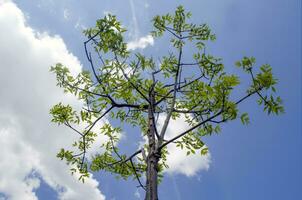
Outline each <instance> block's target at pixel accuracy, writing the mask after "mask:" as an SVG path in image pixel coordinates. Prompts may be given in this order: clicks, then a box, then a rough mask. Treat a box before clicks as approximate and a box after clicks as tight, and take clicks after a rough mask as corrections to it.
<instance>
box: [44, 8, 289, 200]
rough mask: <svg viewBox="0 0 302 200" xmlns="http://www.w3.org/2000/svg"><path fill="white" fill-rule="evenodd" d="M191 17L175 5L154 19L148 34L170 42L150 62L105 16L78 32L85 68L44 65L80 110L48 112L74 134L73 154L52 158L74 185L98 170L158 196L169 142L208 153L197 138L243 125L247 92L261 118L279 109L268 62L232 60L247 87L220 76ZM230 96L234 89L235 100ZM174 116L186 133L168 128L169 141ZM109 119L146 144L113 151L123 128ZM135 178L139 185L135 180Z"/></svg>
mask: <svg viewBox="0 0 302 200" xmlns="http://www.w3.org/2000/svg"><path fill="white" fill-rule="evenodd" d="M190 18H191V13H190V12H186V11H185V10H184V8H183V7H182V6H179V7H178V8H177V9H176V10H175V13H173V14H166V15H162V16H155V17H154V18H153V26H154V30H153V31H152V32H151V34H152V36H153V37H154V38H160V37H163V36H164V37H168V38H169V40H170V44H171V45H170V46H169V47H167V52H168V53H167V54H166V55H163V56H161V57H160V58H158V55H157V54H156V52H154V55H156V59H154V56H145V55H143V54H141V53H138V52H135V51H130V50H128V49H127V43H126V42H125V40H124V35H125V32H126V29H125V28H124V27H123V26H122V25H121V23H120V22H119V21H118V20H117V18H116V17H115V16H113V15H110V14H109V15H107V16H106V17H104V18H102V19H99V20H97V21H96V25H95V27H92V28H89V29H87V30H85V31H84V34H85V35H86V36H87V38H88V39H87V41H85V42H84V47H85V53H86V56H87V60H88V62H89V64H90V68H89V71H85V70H84V71H82V72H81V73H80V74H78V75H77V76H72V75H71V73H70V72H69V70H68V67H66V66H63V65H62V64H60V63H58V64H56V65H55V66H52V67H51V71H52V72H53V73H55V75H56V78H57V85H58V86H59V87H62V88H63V89H64V91H65V92H66V93H71V94H73V95H75V96H77V97H78V99H79V101H81V102H82V103H83V107H82V109H81V110H76V109H74V108H73V107H72V106H71V105H64V104H63V103H58V104H57V105H54V107H53V108H52V109H51V110H50V113H51V115H52V121H53V122H55V123H57V124H63V125H65V126H67V127H68V128H70V129H72V130H73V131H74V132H75V133H76V134H78V135H79V140H78V141H75V143H74V144H73V147H74V148H73V149H64V148H63V149H61V151H60V152H59V153H58V155H57V156H58V157H59V158H60V159H62V160H63V159H64V160H66V161H67V163H68V164H70V166H71V171H72V173H74V172H76V173H80V174H81V176H80V179H81V180H84V178H85V177H87V176H89V171H99V170H104V171H108V172H110V173H113V174H115V175H117V176H118V177H122V178H125V179H126V178H129V177H133V178H134V179H136V180H137V181H138V182H139V185H140V186H141V187H142V188H143V189H145V190H146V191H147V192H146V194H147V196H146V199H157V182H158V181H159V180H160V178H161V177H162V176H163V172H164V170H165V168H167V167H168V166H167V164H166V162H165V161H166V157H167V155H168V153H169V152H168V151H167V146H168V145H169V144H171V143H174V144H176V145H177V146H178V147H179V148H181V149H183V150H184V151H186V152H187V155H189V154H195V153H200V154H201V155H204V154H207V153H208V147H207V146H206V145H205V144H204V142H203V140H202V138H203V137H205V136H208V135H211V134H213V133H219V132H220V131H221V127H220V125H221V124H222V123H225V122H228V121H232V120H236V119H240V120H241V121H242V123H243V124H248V123H249V116H248V113H246V112H242V111H240V110H239V108H238V105H239V104H241V103H242V102H244V101H245V100H246V99H248V98H249V97H251V96H253V95H255V96H258V101H257V102H258V104H259V105H260V106H263V110H264V111H265V112H267V113H268V114H279V113H282V112H283V111H284V110H283V107H282V100H281V98H280V97H279V96H277V95H276V87H275V85H276V84H277V79H276V78H275V77H274V76H273V74H272V68H271V66H270V65H268V64H264V65H261V66H260V67H257V66H256V61H255V58H254V57H244V58H243V59H242V60H240V61H237V62H236V63H235V65H236V66H237V67H239V68H241V69H242V70H243V71H244V72H245V73H247V74H248V76H249V77H250V85H249V86H248V87H247V88H244V87H243V86H242V85H240V78H239V76H237V75H234V74H229V73H227V72H226V70H225V67H224V65H223V63H222V59H221V58H216V57H215V56H213V55H211V54H209V53H208V52H206V51H205V49H206V45H207V43H208V42H209V41H214V40H215V38H216V36H215V35H214V34H213V33H212V31H211V30H210V28H209V26H208V25H207V24H194V23H190V22H189V20H190ZM95 57H97V59H95ZM157 58H158V59H157ZM96 60H97V61H98V62H96ZM234 91H238V92H236V95H234ZM238 94H242V95H241V96H239V95H238ZM159 116H163V117H164V119H165V120H164V123H163V125H162V126H159V125H158V122H157V120H158V117H159ZM181 116H184V117H185V121H186V123H187V124H188V125H189V127H190V128H189V129H187V130H186V131H184V132H179V133H178V132H177V131H178V130H175V132H177V134H176V135H175V137H173V138H169V139H167V137H166V132H167V127H168V125H169V122H170V121H171V120H176V119H179V118H180V117H181ZM102 120H103V122H102V123H101V124H102V126H101V127H100V128H98V129H97V130H96V128H95V127H96V126H97V124H99V123H100V122H101V121H102ZM112 120H115V121H119V122H120V124H123V123H127V124H130V125H132V126H134V127H137V128H138V129H139V130H140V131H138V132H137V133H132V132H131V133H127V130H124V131H125V132H126V133H127V134H138V135H141V136H143V137H144V138H146V143H145V145H144V146H142V147H137V148H138V149H137V151H134V152H133V153H132V154H130V155H127V154H124V153H122V152H120V150H119V145H118V142H119V139H120V134H121V131H122V128H121V126H117V125H115V126H113V125H112V123H110V122H111V121H112ZM83 124H85V127H83V126H81V125H83ZM100 134H101V135H103V136H104V138H105V139H104V141H102V146H100V148H101V149H103V150H102V152H101V153H97V154H96V155H94V156H93V157H92V158H87V152H88V151H89V148H90V147H91V145H92V143H93V142H95V138H96V137H97V136H98V135H100ZM131 142H135V141H131ZM136 142H137V141H136ZM142 176H145V177H146V184H144V183H142V182H141V180H140V178H141V177H142ZM158 177H159V179H158Z"/></svg>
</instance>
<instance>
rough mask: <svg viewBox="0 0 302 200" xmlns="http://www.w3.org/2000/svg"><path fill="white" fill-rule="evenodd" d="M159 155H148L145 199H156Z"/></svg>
mask: <svg viewBox="0 0 302 200" xmlns="http://www.w3.org/2000/svg"><path fill="white" fill-rule="evenodd" d="M158 161H159V157H158V155H156V154H155V153H153V154H151V155H149V156H148V161H147V165H148V167H147V184H146V186H147V187H146V197H145V200H158V193H157V181H158V180H157V178H158Z"/></svg>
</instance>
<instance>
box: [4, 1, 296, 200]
mask: <svg viewBox="0 0 302 200" xmlns="http://www.w3.org/2000/svg"><path fill="white" fill-rule="evenodd" d="M180 4H181V5H184V7H185V8H186V9H187V10H189V11H191V12H192V14H193V17H192V20H193V21H194V22H196V23H205V22H206V23H208V24H209V26H210V27H211V28H212V30H213V31H214V33H215V34H216V36H217V40H216V41H215V42H214V43H211V44H210V46H209V47H208V51H209V52H211V54H213V55H216V56H218V57H221V58H223V60H224V64H225V66H226V68H227V71H229V72H232V73H237V74H240V71H239V70H238V69H236V67H234V62H235V61H237V60H239V59H240V58H242V57H243V56H254V57H256V60H257V64H258V65H261V64H264V63H269V64H271V65H272V67H273V72H274V74H275V76H276V77H277V78H278V80H279V84H278V90H279V94H280V96H281V97H282V98H283V100H284V106H285V114H283V115H281V116H277V117H276V116H267V115H266V114H265V113H263V112H262V109H261V108H260V107H258V106H257V104H256V102H255V100H256V98H251V99H250V100H248V101H247V102H245V103H244V104H243V105H241V106H240V109H242V110H243V111H247V112H249V113H250V119H251V124H249V125H248V126H243V125H242V124H241V123H240V122H239V121H236V122H231V123H227V124H225V125H223V127H222V132H221V134H219V135H214V136H211V137H206V138H204V140H205V142H206V144H207V145H208V147H209V149H210V153H211V155H210V157H207V158H200V160H197V159H196V158H194V159H192V160H189V161H192V163H191V164H192V166H186V167H187V168H186V170H193V172H194V173H191V174H189V173H188V171H185V170H184V169H182V168H181V165H180V164H181V163H179V162H178V163H177V166H175V167H174V168H172V169H171V171H170V172H169V173H167V174H166V176H165V179H164V181H163V183H162V184H161V185H160V199H167V200H170V199H171V200H172V199H173V200H174V199H176V200H185V199H192V200H197V199H207V200H241V199H245V200H250V199H251V200H252V199H259V200H262V199H265V200H267V199H274V200H279V199H280V200H281V199H282V200H283V199H300V198H302V189H301V188H302V130H301V122H302V121H301V111H302V110H301V86H302V84H301V64H302V63H301V53H302V52H301V42H302V41H301V1H299V0H288V1H284V0H254V1H248V0H240V1H239V0H224V1H218V0H201V1H190V0H187V1H173V2H171V1H158V0H155V1H148V0H129V1H128V0H125V1H121V0H120V1H117V0H112V1H97V0H89V1H77V3H75V1H71V0H61V1H55V0H32V1H22V0H16V1H8V0H0V58H1V60H2V61H1V64H0V84H1V85H2V88H1V89H0V110H1V114H0V136H1V137H0V138H1V139H0V145H1V151H2V152H0V157H1V158H2V160H1V162H0V171H1V173H0V200H2V199H13V200H19V199H20V200H21V199H28V200H32V199H42V200H47V199H51V200H52V199H84V197H85V198H89V199H104V198H106V199H108V200H113V199H115V200H120V199H122V200H124V199H129V200H132V199H133V200H135V199H143V196H144V195H143V191H141V190H139V189H137V188H136V185H137V183H136V182H134V181H123V180H116V179H115V178H114V177H113V176H111V175H108V174H106V173H103V172H100V173H96V174H94V176H93V178H91V179H89V181H88V182H87V184H85V185H83V184H81V183H77V181H76V178H74V177H70V174H69V172H68V168H67V167H66V166H65V164H64V163H63V162H60V161H57V159H56V158H55V153H56V151H57V149H58V148H59V147H61V145H68V144H71V143H70V141H72V140H73V139H74V137H73V136H71V133H70V132H68V131H67V130H65V129H64V128H63V129H62V128H60V127H56V126H54V125H50V124H49V116H48V109H49V107H50V106H51V105H53V104H54V103H56V102H59V101H65V102H69V103H71V104H74V105H76V106H79V103H78V102H77V101H76V99H74V98H72V97H69V96H68V97H66V96H64V95H63V94H62V93H61V91H60V90H59V89H58V88H56V86H55V82H54V79H53V77H52V76H51V75H50V74H49V72H48V69H49V66H50V65H52V64H54V63H55V62H65V63H66V64H67V65H69V66H71V67H72V68H73V69H72V71H73V72H74V73H76V72H79V71H80V70H81V69H83V68H84V69H85V68H86V66H88V65H87V61H86V59H85V57H84V51H83V41H84V40H85V38H84V37H83V35H82V33H81V31H82V30H83V28H85V27H90V26H93V25H94V23H95V20H96V19H98V18H101V17H103V16H104V15H105V14H106V13H112V14H114V15H117V16H118V19H120V20H121V21H122V23H123V25H124V26H125V27H126V28H127V29H128V34H126V40H127V41H129V42H132V44H133V45H136V46H135V47H137V49H136V50H137V51H140V52H142V53H147V54H152V55H154V56H160V55H163V54H166V53H167V52H168V49H166V48H165V45H164V43H161V42H158V41H157V40H154V41H153V39H152V38H151V39H150V37H147V36H148V34H149V32H150V31H151V29H152V26H151V23H150V20H151V19H152V17H153V16H154V15H157V14H165V13H167V12H172V11H173V10H174V9H175V8H176V7H177V6H178V5H180ZM141 38H145V40H144V41H145V42H143V40H141V41H140V39H141ZM139 41H140V42H139ZM140 47H141V48H140ZM143 47H144V48H143ZM125 138H126V139H123V140H122V142H121V145H122V144H126V145H127V144H128V142H129V137H128V138H127V137H125ZM130 143H131V141H130ZM136 144H137V143H131V144H130V145H132V146H131V147H135V145H136ZM173 159H175V160H177V159H178V158H177V156H175V158H173ZM193 166H195V168H192V169H191V168H190V167H193ZM4 171H5V172H4ZM79 193H81V194H79ZM81 195H82V196H81ZM89 195H90V196H89Z"/></svg>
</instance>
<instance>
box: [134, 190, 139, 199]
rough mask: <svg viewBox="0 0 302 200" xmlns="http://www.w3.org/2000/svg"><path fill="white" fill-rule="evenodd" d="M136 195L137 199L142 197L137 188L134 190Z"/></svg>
mask: <svg viewBox="0 0 302 200" xmlns="http://www.w3.org/2000/svg"><path fill="white" fill-rule="evenodd" d="M134 196H135V197H136V198H137V199H141V194H140V193H139V191H138V190H136V191H135V192H134Z"/></svg>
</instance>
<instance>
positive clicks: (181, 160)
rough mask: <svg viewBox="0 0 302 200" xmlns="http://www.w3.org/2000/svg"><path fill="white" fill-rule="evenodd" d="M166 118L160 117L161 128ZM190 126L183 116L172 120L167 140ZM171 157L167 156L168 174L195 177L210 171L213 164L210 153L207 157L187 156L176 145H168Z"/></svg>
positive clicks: (197, 154)
mask: <svg viewBox="0 0 302 200" xmlns="http://www.w3.org/2000/svg"><path fill="white" fill-rule="evenodd" d="M164 120H165V116H164V115H160V116H159V119H158V125H159V127H162V126H163V124H164ZM189 128H190V127H189V125H188V124H187V123H186V122H185V117H184V116H183V115H181V116H180V117H179V118H178V119H176V120H172V119H171V120H170V123H169V126H168V128H167V132H166V136H165V139H167V140H169V139H171V138H173V137H175V136H177V135H178V134H179V133H181V132H183V131H185V130H187V129H189ZM168 152H169V155H168V156H167V164H168V166H169V168H168V169H166V173H168V174H184V175H186V176H194V175H196V174H197V173H198V172H199V171H201V170H208V169H209V167H210V163H211V155H210V153H208V154H206V155H202V156H201V155H200V154H199V153H196V154H190V155H188V156H187V155H186V153H187V151H186V150H185V149H183V150H182V149H181V148H179V147H176V144H173V143H172V144H169V145H168Z"/></svg>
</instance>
